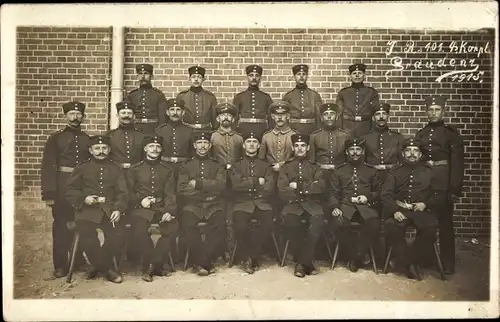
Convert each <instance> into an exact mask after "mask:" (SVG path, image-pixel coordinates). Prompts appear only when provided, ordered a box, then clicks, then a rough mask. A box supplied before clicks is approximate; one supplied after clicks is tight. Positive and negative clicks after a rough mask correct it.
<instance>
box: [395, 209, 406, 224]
mask: <svg viewBox="0 0 500 322" xmlns="http://www.w3.org/2000/svg"><path fill="white" fill-rule="evenodd" d="M394 219H395V220H396V221H397V222H402V221H403V220H405V219H406V217H405V215H403V213H402V212H400V211H397V212H395V213H394Z"/></svg>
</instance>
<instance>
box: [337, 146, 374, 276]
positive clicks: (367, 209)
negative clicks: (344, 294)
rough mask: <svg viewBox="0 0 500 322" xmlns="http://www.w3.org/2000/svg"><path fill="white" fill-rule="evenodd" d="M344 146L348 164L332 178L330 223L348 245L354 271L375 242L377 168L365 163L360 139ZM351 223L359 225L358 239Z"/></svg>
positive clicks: (343, 242)
mask: <svg viewBox="0 0 500 322" xmlns="http://www.w3.org/2000/svg"><path fill="white" fill-rule="evenodd" d="M345 148H346V152H345V153H346V155H347V163H345V164H344V165H341V166H339V167H338V168H337V169H336V170H335V172H334V173H333V176H332V177H331V180H332V182H331V185H330V189H332V190H331V193H330V204H329V206H330V209H333V210H332V216H333V217H331V218H330V226H331V227H332V230H333V232H334V233H335V235H336V236H337V237H338V238H339V240H340V242H341V243H342V244H343V245H347V246H348V247H347V248H348V254H349V255H348V256H349V264H348V267H349V270H350V271H351V272H357V271H358V267H359V265H360V264H361V259H362V256H363V255H364V254H366V253H367V250H368V247H369V245H370V244H373V243H374V242H375V241H376V239H377V235H378V231H379V225H380V220H379V215H378V213H377V211H376V210H375V209H374V205H375V204H376V203H377V202H378V193H377V190H376V189H377V170H375V169H373V168H370V167H368V166H367V165H366V164H365V162H364V159H365V158H364V142H362V141H360V139H358V138H353V139H348V140H347V141H346V144H345ZM351 222H358V223H360V224H361V233H360V234H359V240H357V238H355V237H354V235H353V234H354V232H352V231H351ZM358 244H359V246H360V247H358Z"/></svg>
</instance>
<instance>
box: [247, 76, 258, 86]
mask: <svg viewBox="0 0 500 322" xmlns="http://www.w3.org/2000/svg"><path fill="white" fill-rule="evenodd" d="M247 80H248V86H252V87H257V86H259V84H260V74H259V73H256V72H251V73H250V74H248V75H247Z"/></svg>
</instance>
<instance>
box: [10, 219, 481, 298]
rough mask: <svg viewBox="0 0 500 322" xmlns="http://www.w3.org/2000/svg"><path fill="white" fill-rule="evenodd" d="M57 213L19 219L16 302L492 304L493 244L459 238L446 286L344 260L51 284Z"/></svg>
mask: <svg viewBox="0 0 500 322" xmlns="http://www.w3.org/2000/svg"><path fill="white" fill-rule="evenodd" d="M49 220H50V217H49V213H48V212H47V213H44V215H43V216H40V213H38V214H37V216H36V217H35V216H32V215H29V214H26V213H24V217H23V218H21V217H20V216H17V217H16V227H15V229H16V234H15V258H14V263H15V264H14V265H15V267H14V270H15V271H14V274H15V276H14V298H30V299H51V298H78V299H84V298H114V299H126V298H128V299H134V298H135V299H141V298H148V299H217V300H219V299H252V300H287V299H288V300H289V299H297V300H305V299H307V300H334V299H336V300H405V301H408V300H414V301H483V300H488V299H489V251H490V249H489V246H488V241H487V240H481V239H480V240H479V244H473V243H471V242H470V240H468V241H464V240H459V241H457V249H458V259H459V261H458V264H457V271H458V272H457V273H456V274H455V275H453V276H452V277H449V278H448V280H446V281H441V280H440V279H439V274H438V273H437V272H435V271H433V270H425V271H423V273H424V274H423V275H424V280H423V281H420V282H416V281H410V280H408V279H407V278H406V277H402V276H398V275H395V274H393V273H389V274H387V275H383V274H379V275H375V274H374V273H373V272H372V271H371V270H369V269H367V270H360V271H359V272H358V273H351V272H350V271H348V270H347V269H346V268H345V266H343V264H342V263H341V264H340V266H339V267H338V268H336V269H335V271H331V270H329V265H327V263H321V262H320V263H318V264H319V267H320V271H321V274H319V275H317V276H311V277H306V278H304V279H299V278H296V277H294V276H293V275H292V272H293V267H292V265H291V264H289V265H288V266H287V267H278V266H277V265H276V264H275V263H274V262H273V261H271V260H269V261H267V262H266V263H264V265H263V267H262V269H261V270H260V271H258V272H257V273H256V274H254V275H246V274H244V273H243V272H242V271H241V270H240V269H239V268H238V267H237V266H235V267H233V268H228V267H227V265H224V266H223V265H222V264H221V263H220V264H218V265H217V266H218V271H217V273H216V274H214V275H211V276H209V277H198V276H196V275H194V274H192V273H190V272H189V271H188V272H182V271H178V272H176V273H175V274H174V275H173V276H170V277H161V278H156V279H155V280H154V281H153V283H146V282H143V281H142V280H141V279H140V276H139V274H138V272H133V271H131V268H130V267H124V270H125V281H124V282H123V283H122V284H118V285H116V284H113V283H110V282H107V281H105V280H104V279H103V278H100V279H98V280H93V281H87V280H84V279H83V273H81V272H77V273H76V274H75V275H74V282H73V283H72V284H66V283H65V281H64V279H58V280H45V279H46V277H47V276H49V275H50V274H51V270H52V263H51V256H50V252H51V247H52V246H51V237H50V236H51V222H50V221H49Z"/></svg>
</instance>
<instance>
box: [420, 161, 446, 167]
mask: <svg viewBox="0 0 500 322" xmlns="http://www.w3.org/2000/svg"><path fill="white" fill-rule="evenodd" d="M425 163H427V164H428V165H430V166H431V167H435V166H439V165H447V164H448V160H440V161H432V160H429V161H425Z"/></svg>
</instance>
